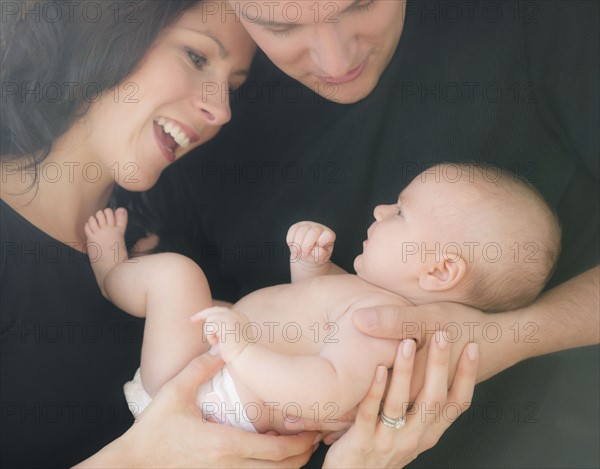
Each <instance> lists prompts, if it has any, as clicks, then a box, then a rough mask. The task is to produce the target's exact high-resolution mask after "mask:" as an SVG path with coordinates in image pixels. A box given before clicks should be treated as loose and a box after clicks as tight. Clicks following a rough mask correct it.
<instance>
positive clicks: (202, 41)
mask: <svg viewBox="0 0 600 469" xmlns="http://www.w3.org/2000/svg"><path fill="white" fill-rule="evenodd" d="M210 4H211V6H212V7H214V2H210ZM254 52H255V44H254V43H253V42H252V40H251V39H250V37H249V36H248V34H247V33H246V31H245V30H244V28H243V27H242V26H241V25H240V24H239V21H236V19H235V17H234V16H231V17H230V18H229V19H227V20H226V21H222V19H221V15H208V14H206V12H205V6H204V5H203V4H202V3H200V4H199V5H198V6H196V7H194V8H192V9H190V10H187V11H186V13H185V14H184V15H183V16H182V17H181V18H180V19H179V21H177V22H176V23H174V24H173V25H172V27H170V28H168V29H166V30H165V31H163V33H162V34H161V35H160V36H159V38H158V39H157V41H156V43H155V44H154V45H153V47H152V48H151V49H150V50H149V51H148V52H147V54H146V56H145V57H144V59H143V60H142V62H141V64H140V66H139V67H138V68H137V70H136V71H134V72H133V73H132V74H131V75H130V76H129V77H128V78H126V79H125V80H124V81H123V83H121V84H120V85H119V86H118V87H117V88H115V89H113V90H106V91H105V92H104V93H103V95H102V97H101V99H100V100H99V101H97V102H96V103H94V104H92V105H91V107H90V109H89V111H88V112H87V113H86V114H85V115H84V117H83V118H82V119H81V121H80V122H78V123H77V124H76V126H75V127H78V128H79V129H80V130H79V132H80V133H79V135H83V136H84V137H83V140H82V141H83V142H84V144H85V146H86V149H87V150H89V154H90V158H92V159H93V161H95V162H97V163H98V164H100V166H101V167H103V168H102V169H103V170H106V172H107V173H108V174H110V176H111V177H112V178H113V179H114V182H116V183H117V184H119V185H121V186H122V187H124V188H125V189H128V190H134V191H141V190H146V189H149V188H150V187H152V186H153V185H154V184H155V183H156V181H157V179H158V177H159V176H160V173H161V172H162V171H163V170H164V169H165V168H166V167H167V166H168V165H169V164H171V163H172V162H173V161H175V160H177V159H179V158H181V157H182V156H183V155H184V154H186V153H187V152H189V151H190V150H191V149H193V148H195V147H197V146H199V145H201V144H203V143H204V142H206V141H207V140H210V139H211V138H212V137H214V136H215V135H216V134H217V132H218V131H219V129H220V128H221V126H222V125H223V124H225V123H226V122H227V121H229V119H230V113H231V111H230V107H229V93H228V90H229V88H230V87H235V86H239V85H240V84H241V83H242V82H243V81H244V79H245V78H246V76H247V74H248V69H249V67H250V63H251V61H252V57H253V55H254Z"/></svg>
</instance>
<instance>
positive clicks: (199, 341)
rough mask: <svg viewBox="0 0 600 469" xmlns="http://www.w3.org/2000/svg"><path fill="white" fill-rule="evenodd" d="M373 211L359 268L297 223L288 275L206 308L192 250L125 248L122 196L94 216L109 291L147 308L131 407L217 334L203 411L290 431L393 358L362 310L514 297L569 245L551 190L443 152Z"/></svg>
mask: <svg viewBox="0 0 600 469" xmlns="http://www.w3.org/2000/svg"><path fill="white" fill-rule="evenodd" d="M374 216H375V222H374V223H373V224H372V225H371V226H370V228H369V229H368V232H367V240H366V241H365V242H364V244H363V252H362V254H360V255H359V256H358V257H357V258H356V259H355V261H354V268H355V270H356V273H357V274H356V275H349V274H347V273H345V272H344V271H343V270H342V269H340V268H339V267H337V266H335V265H334V264H333V263H331V262H330V261H329V259H330V257H331V254H332V249H333V243H334V241H335V234H334V233H333V231H331V230H330V229H328V228H327V227H325V226H323V225H320V224H317V223H312V222H301V223H297V224H295V225H293V226H292V227H291V228H290V229H289V231H288V235H287V243H288V245H289V246H290V250H291V263H290V269H291V279H292V282H291V283H290V284H286V285H277V286H273V287H269V288H264V289H261V290H258V291H256V292H253V293H251V294H249V295H247V296H245V297H244V298H242V299H241V300H240V301H238V302H237V303H236V304H235V305H233V306H232V307H231V308H225V307H212V308H211V306H212V305H213V302H212V298H211V294H210V290H209V286H208V283H207V281H206V278H205V276H204V274H203V272H202V270H201V269H200V268H199V267H198V266H197V265H196V264H195V263H194V262H193V261H191V260H189V259H187V258H185V257H183V256H180V255H177V254H172V253H163V254H152V255H148V256H144V257H140V258H133V259H129V258H128V256H127V252H126V251H125V247H124V239H123V237H124V232H125V228H126V224H127V213H126V211H125V210H124V209H117V210H116V211H115V212H114V213H113V212H112V211H111V210H109V209H107V210H105V211H104V212H98V213H97V214H96V216H95V217H91V218H90V220H89V221H88V223H87V224H86V226H85V231H86V235H87V237H88V243H89V244H94V243H97V244H96V246H99V247H100V249H101V250H102V251H101V252H103V253H106V252H110V253H111V254H110V255H106V254H105V255H103V256H98V257H99V258H98V259H97V260H96V261H95V262H93V263H92V267H93V270H94V273H95V274H96V278H97V280H98V284H99V285H100V288H101V289H102V292H103V294H104V295H105V296H106V297H107V298H108V299H109V300H110V301H112V302H113V303H115V304H116V305H117V306H118V307H120V308H121V309H123V310H124V311H127V312H128V313H130V314H132V315H135V316H145V317H146V326H145V332H144V343H143V346H142V359H141V366H140V371H138V373H136V378H135V379H134V381H133V382H130V383H127V384H126V386H125V389H126V394H127V396H128V401H129V402H130V405H132V411H133V412H134V414H137V413H139V412H141V410H143V407H144V406H145V405H147V403H148V402H149V401H150V399H151V398H150V396H153V395H154V394H155V393H156V392H157V391H158V390H159V389H160V387H161V386H162V385H163V384H164V383H165V382H167V381H168V380H169V379H171V378H172V377H173V376H175V375H176V374H177V373H178V372H179V371H180V370H181V369H182V368H183V367H184V366H185V365H186V364H187V363H188V362H189V361H190V360H191V359H192V358H193V357H195V356H197V355H200V354H202V353H203V352H206V351H207V350H209V348H210V347H211V345H212V347H213V349H214V350H213V352H214V353H219V354H220V356H221V357H222V359H223V360H224V361H225V363H226V366H225V367H224V368H223V369H222V370H221V371H220V372H219V373H217V375H216V376H215V377H214V378H213V379H212V381H210V382H209V383H206V384H205V385H204V386H202V387H201V388H200V390H199V391H198V405H199V406H200V407H201V409H202V411H203V414H204V416H205V418H208V419H211V420H213V421H217V422H220V423H228V424H231V425H236V426H239V427H241V428H244V429H246V430H248V431H258V432H265V431H268V430H275V431H277V432H279V433H282V434H283V433H289V431H287V430H286V428H285V426H284V420H285V418H289V417H287V416H289V415H297V416H304V417H310V418H314V419H315V420H321V421H323V420H326V419H331V418H334V417H336V416H337V417H339V416H340V415H343V414H344V413H345V412H347V411H349V410H350V409H352V408H353V407H355V406H356V405H357V404H358V403H359V402H360V401H361V400H362V399H363V397H364V396H365V394H366V392H367V390H368V388H369V386H370V384H371V382H372V379H373V375H374V373H375V369H376V367H377V366H378V365H385V366H387V367H388V368H389V367H391V366H392V365H393V363H394V358H395V354H396V350H397V347H398V341H396V340H387V339H378V338H374V337H369V336H366V335H364V334H362V333H360V332H359V331H358V330H357V329H356V328H355V327H354V325H353V323H352V313H353V311H354V310H356V309H358V308H363V307H369V306H376V305H390V304H392V305H393V304H397V305H409V304H414V305H418V304H423V303H430V302H437V301H453V302H459V303H463V304H466V305H470V306H473V307H476V308H479V309H483V310H488V311H493V310H507V309H514V308H518V307H520V306H523V305H525V304H527V303H529V302H531V301H533V300H534V299H535V297H536V296H537V295H538V294H539V293H540V291H541V290H542V288H543V287H544V285H545V283H546V281H547V280H548V279H549V277H550V275H551V274H552V272H553V269H554V265H555V262H556V259H557V257H558V253H559V249H560V227H559V224H558V221H557V218H556V216H555V215H554V214H553V212H552V211H551V210H550V208H549V207H548V206H547V205H546V203H545V202H544V200H543V199H542V197H541V196H540V195H539V194H538V193H537V192H536V191H535V189H533V188H532V187H531V186H529V185H528V184H527V183H525V182H523V181H520V180H518V179H516V178H515V176H513V175H512V174H510V173H508V172H504V171H501V170H499V169H497V168H491V167H485V166H479V165H468V164H461V165H456V164H445V165H437V166H434V167H433V168H431V169H429V170H427V171H424V172H423V173H421V174H420V175H418V176H417V177H416V178H415V179H414V180H413V181H412V182H411V183H410V184H409V185H408V186H407V187H406V188H405V189H404V190H403V191H402V193H401V194H400V196H399V198H398V201H397V202H396V203H393V204H390V205H380V206H377V207H376V208H375V210H374ZM115 243H117V244H118V246H119V250H118V251H115V250H114V248H113V247H114V246H115V245H116V244H115ZM113 254H114V255H113ZM330 274H338V275H330ZM206 308H209V309H206ZM205 309H206V310H205ZM201 310H205V311H201ZM197 311H201V312H200V313H198V314H194V313H196V312H197ZM191 316H194V320H193V321H190V317H191Z"/></svg>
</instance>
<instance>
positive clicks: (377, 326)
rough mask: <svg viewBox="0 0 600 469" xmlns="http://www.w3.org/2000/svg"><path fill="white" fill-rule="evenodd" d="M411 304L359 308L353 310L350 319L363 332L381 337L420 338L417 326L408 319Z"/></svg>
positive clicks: (417, 339)
mask: <svg viewBox="0 0 600 469" xmlns="http://www.w3.org/2000/svg"><path fill="white" fill-rule="evenodd" d="M411 308H413V306H407V307H402V306H398V305H380V306H375V307H369V308H359V309H357V310H355V311H354V313H353V315H352V320H353V321H354V324H355V325H356V327H357V328H358V329H359V330H360V331H361V332H363V333H365V334H367V335H370V336H373V337H381V338H383V339H413V340H416V341H417V343H418V342H419V340H420V337H419V335H420V334H419V333H418V327H409V326H412V325H414V321H412V322H411V321H410V319H411V318H412V316H411V317H410V318H409V317H408V312H409V311H410V309H411ZM405 324H406V325H405Z"/></svg>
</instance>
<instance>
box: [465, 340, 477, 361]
mask: <svg viewBox="0 0 600 469" xmlns="http://www.w3.org/2000/svg"><path fill="white" fill-rule="evenodd" d="M478 356H479V345H477V344H476V343H475V342H472V343H470V344H468V345H467V357H469V360H471V361H472V362H474V361H475V360H477V357H478Z"/></svg>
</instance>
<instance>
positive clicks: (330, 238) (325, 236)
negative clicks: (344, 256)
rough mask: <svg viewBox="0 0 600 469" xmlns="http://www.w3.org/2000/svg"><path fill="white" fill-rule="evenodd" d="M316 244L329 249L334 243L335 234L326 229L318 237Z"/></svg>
mask: <svg viewBox="0 0 600 469" xmlns="http://www.w3.org/2000/svg"><path fill="white" fill-rule="evenodd" d="M317 243H319V246H323V247H326V248H328V249H331V247H332V245H333V243H335V233H334V232H333V231H331V230H329V229H326V230H325V231H323V232H322V233H321V234H320V235H319V239H318V240H317Z"/></svg>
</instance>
